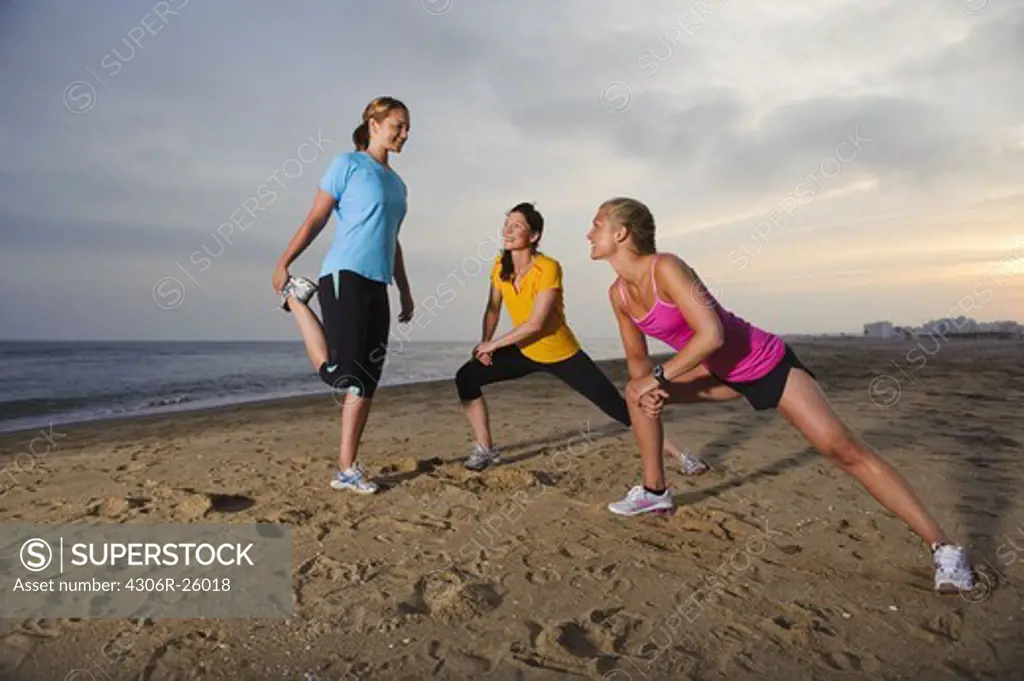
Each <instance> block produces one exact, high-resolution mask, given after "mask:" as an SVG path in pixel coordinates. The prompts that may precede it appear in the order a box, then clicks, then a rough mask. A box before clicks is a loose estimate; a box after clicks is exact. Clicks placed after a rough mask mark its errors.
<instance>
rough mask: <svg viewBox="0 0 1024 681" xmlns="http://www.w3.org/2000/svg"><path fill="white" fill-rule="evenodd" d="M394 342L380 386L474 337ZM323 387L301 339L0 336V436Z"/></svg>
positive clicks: (464, 355) (409, 379) (610, 352)
mask: <svg viewBox="0 0 1024 681" xmlns="http://www.w3.org/2000/svg"><path fill="white" fill-rule="evenodd" d="M581 343H582V344H583V347H584V349H585V350H586V351H587V353H588V354H590V356H591V357H593V358H594V359H612V358H616V357H622V346H621V343H620V342H619V340H618V339H598V340H589V341H587V340H583V339H581ZM397 345H398V344H397V343H396V344H395V348H396V350H395V351H393V352H391V353H390V354H389V358H388V362H387V363H386V364H385V366H384V375H383V377H382V379H381V385H382V386H387V385H397V384H405V383H418V382H422V381H431V380H438V379H446V378H454V376H455V372H456V371H457V370H458V368H459V367H460V366H461V365H462V363H463V362H465V361H466V360H467V359H468V358H469V353H470V351H471V350H472V348H473V345H474V343H403V344H402V347H401V348H400V349H399V348H398V347H397ZM652 349H653V348H652ZM453 390H454V388H453ZM329 393H330V387H329V386H327V385H325V384H324V383H323V382H321V381H320V379H319V378H318V377H317V376H316V374H315V373H314V372H313V369H312V366H311V365H310V363H309V359H308V358H307V356H306V351H305V349H304V348H303V346H302V344H301V342H290V341H289V342H243V341H238V342H234V341H233V342H188V343H182V342H44V341H28V342H22V341H3V342H0V432H9V431H12V430H18V429H21V428H36V427H40V426H45V425H47V424H51V423H52V424H54V425H57V424H67V423H78V422H83V421H93V420H99V419H111V418H120V417H127V416H139V415H144V414H160V413H167V412H175V411H183V410H193V409H203V408H209V407H213V406H219V405H227V404H238V403H243V402H252V401H258V400H265V399H271V398H278V397H290V396H299V395H315V394H329ZM452 394H453V399H454V392H453V393H452Z"/></svg>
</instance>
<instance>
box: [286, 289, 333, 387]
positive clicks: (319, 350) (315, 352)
mask: <svg viewBox="0 0 1024 681" xmlns="http://www.w3.org/2000/svg"><path fill="white" fill-rule="evenodd" d="M288 308H289V309H290V310H291V313H292V316H293V317H294V318H295V323H296V324H298V325H299V333H300V334H301V335H302V341H303V342H304V343H305V344H306V354H307V355H309V361H310V362H312V363H313V369H314V370H315V371H319V369H320V367H321V366H322V365H323V364H324V362H326V361H327V338H326V337H325V336H324V327H323V326H322V325H321V324H320V319H319V318H318V317H317V316H316V313H314V312H313V311H312V310H311V309H309V306H308V305H306V304H305V303H303V302H302V301H300V300H298V299H297V298H296V297H295V296H288Z"/></svg>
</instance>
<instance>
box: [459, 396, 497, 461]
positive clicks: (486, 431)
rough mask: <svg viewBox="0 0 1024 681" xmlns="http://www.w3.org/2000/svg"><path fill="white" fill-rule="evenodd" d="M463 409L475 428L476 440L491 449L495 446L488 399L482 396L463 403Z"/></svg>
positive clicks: (470, 423)
mask: <svg viewBox="0 0 1024 681" xmlns="http://www.w3.org/2000/svg"><path fill="white" fill-rule="evenodd" d="M462 411H463V413H464V414H465V415H466V418H467V419H468V420H469V425H470V426H471V427H472V428H473V435H475V436H476V441H477V442H479V443H480V444H481V445H483V446H484V447H486V448H487V449H490V448H491V447H493V446H494V443H493V442H492V441H491V419H490V415H489V414H488V412H487V401H486V400H485V399H484V398H483V396H480V397H478V398H476V399H475V400H470V401H468V402H463V403H462Z"/></svg>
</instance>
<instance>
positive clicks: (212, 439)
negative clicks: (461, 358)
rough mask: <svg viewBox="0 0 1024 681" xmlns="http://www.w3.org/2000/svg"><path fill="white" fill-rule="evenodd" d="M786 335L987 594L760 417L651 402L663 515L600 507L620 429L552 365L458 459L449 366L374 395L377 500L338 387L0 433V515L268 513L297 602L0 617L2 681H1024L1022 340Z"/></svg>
mask: <svg viewBox="0 0 1024 681" xmlns="http://www.w3.org/2000/svg"><path fill="white" fill-rule="evenodd" d="M922 344H924V345H925V346H926V347H927V348H928V349H932V348H933V346H934V343H933V342H931V341H922ZM793 345H794V348H795V349H796V350H797V352H798V354H799V355H800V357H801V359H802V360H803V361H804V362H805V363H806V364H807V365H808V366H809V367H811V368H812V369H813V370H814V371H815V372H816V373H817V374H818V377H819V379H820V380H821V381H822V382H823V384H824V385H825V387H826V390H827V392H828V395H829V398H830V399H831V400H832V403H833V405H834V406H835V408H836V409H837V410H838V411H839V412H840V414H841V415H842V416H843V417H844V418H845V419H846V420H847V422H848V423H849V424H850V425H851V426H852V427H853V428H854V429H855V430H857V431H858V432H859V433H861V435H862V436H863V437H864V438H865V439H866V440H867V441H868V442H869V443H871V444H872V445H874V446H875V447H876V448H877V449H878V450H879V451H880V452H881V453H882V454H883V455H884V456H885V457H887V458H888V459H889V460H890V461H892V462H893V463H894V464H895V465H896V466H897V468H898V469H899V470H900V471H901V472H902V473H903V474H904V475H905V476H906V477H907V478H908V479H909V481H910V482H911V484H912V485H914V486H915V488H916V489H917V490H918V492H919V494H920V495H921V496H922V497H923V498H924V500H925V502H926V503H927V504H928V506H929V507H930V508H931V509H933V510H934V511H935V512H936V513H937V515H938V516H939V518H940V521H941V522H942V524H943V525H944V527H945V528H946V529H947V531H948V532H949V533H950V534H951V535H952V536H953V537H954V538H956V539H957V540H959V541H960V542H961V543H963V544H964V545H965V546H967V547H968V549H969V551H970V554H971V557H972V559H973V560H974V562H975V563H976V565H977V567H978V569H979V571H980V573H981V577H982V579H981V583H980V588H979V591H978V592H976V593H974V594H971V595H969V596H967V597H963V596H947V597H940V596H937V595H935V594H934V593H933V592H932V590H931V588H932V570H931V566H930V556H929V553H928V550H927V547H926V546H924V545H923V543H922V542H921V541H920V540H918V539H917V538H916V537H915V536H914V535H913V534H912V533H911V532H910V531H909V530H908V529H907V528H906V527H905V526H904V525H903V523H902V522H901V521H899V520H898V519H897V518H895V517H894V516H892V515H891V514H889V513H887V512H885V511H884V510H883V509H882V508H881V507H880V506H879V505H878V504H877V503H876V502H875V501H874V500H873V499H871V498H870V497H869V496H868V495H867V494H866V492H864V491H862V490H861V489H860V487H859V486H858V485H857V484H856V483H855V482H854V481H853V480H852V479H848V478H847V477H845V476H844V475H843V474H841V473H840V472H839V471H838V469H836V468H834V467H833V466H832V465H831V464H829V463H828V462H827V461H825V460H823V459H822V458H821V457H820V456H818V455H817V454H816V453H815V452H814V451H812V450H810V449H808V447H807V445H806V444H805V443H804V441H803V440H802V439H801V438H800V436H799V434H798V433H796V432H795V431H794V430H792V429H791V428H790V427H789V426H788V424H787V423H786V422H785V421H784V420H783V419H782V418H781V417H780V416H777V415H775V414H774V413H768V414H758V413H755V412H754V411H752V410H751V409H750V407H749V406H747V404H746V403H744V402H741V401H735V402H731V403H725V404H707V405H696V406H679V407H674V408H670V410H669V411H668V413H667V417H666V427H667V432H668V433H669V435H670V436H672V437H673V438H674V439H675V440H676V441H677V442H679V443H681V444H683V445H685V446H687V447H688V448H689V449H691V450H692V451H693V452H695V453H696V454H698V455H700V456H702V457H703V458H705V459H706V460H707V461H709V462H710V463H711V464H712V465H713V466H714V470H713V471H712V472H711V473H708V474H706V475H703V476H701V477H697V478H687V477H685V476H683V475H681V474H680V472H679V471H678V466H677V465H676V464H675V463H674V462H669V468H668V480H669V484H670V485H671V488H672V490H673V492H674V494H675V498H676V502H677V504H678V506H679V509H678V512H677V513H676V514H675V515H674V516H672V517H667V518H655V517H639V518H621V517H616V516H614V515H612V514H611V513H609V512H608V511H607V510H606V504H607V503H608V502H610V501H613V500H616V499H618V498H620V497H622V496H623V495H624V494H625V492H626V491H627V490H628V489H629V487H630V486H631V485H633V484H636V483H637V482H638V480H639V463H638V461H637V458H636V447H635V444H634V442H633V438H632V435H631V434H630V433H629V432H628V431H626V430H624V429H622V428H621V427H619V426H618V425H617V424H614V423H613V422H611V421H610V419H608V418H607V417H605V416H604V415H603V414H601V413H600V412H599V411H598V410H597V409H596V408H595V407H593V406H592V405H591V404H590V403H588V402H586V401H585V400H584V399H583V398H582V397H580V396H578V395H576V394H575V393H572V392H570V391H568V390H567V389H566V388H565V387H564V386H562V385H561V384H560V383H558V382H557V381H556V380H555V379H552V378H550V377H546V376H544V377H534V378H529V379H526V380H524V381H521V382H517V383H512V384H505V385H499V386H492V387H490V388H489V389H487V390H486V391H485V394H486V395H487V397H488V399H489V402H490V407H491V413H492V420H493V427H494V433H495V439H496V442H497V444H499V446H502V447H503V448H504V451H505V453H506V456H505V460H504V462H503V464H502V465H500V466H498V467H496V468H493V469H489V470H487V471H485V472H483V473H480V474H477V473H472V472H469V471H467V470H465V469H464V468H463V467H462V465H461V462H462V460H463V459H464V457H465V456H466V454H467V453H468V446H469V444H470V442H471V438H470V431H469V428H468V425H467V424H466V423H465V420H464V418H463V416H462V414H461V412H460V410H459V408H458V404H457V402H456V398H455V390H454V385H453V384H452V382H450V381H445V382H439V383H426V384H418V385H413V386H405V387H395V388H386V389H382V390H381V391H380V392H379V393H378V399H377V400H376V404H375V407H374V412H373V414H372V415H371V419H370V423H369V425H368V428H367V434H366V436H365V440H364V446H363V450H362V461H363V463H364V465H365V466H366V468H367V470H368V471H369V472H370V473H371V475H373V476H375V478H376V479H377V480H378V481H379V482H381V483H382V484H383V485H384V486H385V489H384V490H383V492H382V493H381V494H378V495H376V496H372V497H360V496H356V495H353V494H351V493H342V492H337V491H333V490H331V489H330V488H329V487H328V482H329V480H330V476H331V475H332V473H333V471H334V470H335V467H336V456H337V437H338V432H337V406H336V405H335V404H334V402H333V401H332V399H331V398H330V397H329V396H327V397H317V398H302V399H293V400H287V401H278V402H267V403H261V404H257V405H248V406H236V407H229V408H220V409H215V410H208V411H203V412H195V413H183V414H177V415H174V416H170V417H167V416H163V417H149V418H139V419H133V420H124V421H112V422H106V423H95V424H85V425H80V426H74V427H72V426H64V427H60V426H54V427H53V432H54V434H53V435H52V436H51V437H52V439H53V442H54V445H55V446H54V448H53V450H52V451H51V452H49V453H48V454H47V455H46V456H45V457H38V458H36V459H34V460H32V461H29V460H28V459H26V458H25V457H24V456H22V457H20V458H17V459H16V458H15V457H16V455H18V453H19V452H24V451H26V448H27V446H28V444H29V442H30V441H31V439H32V438H33V437H36V436H38V435H39V432H38V429H36V430H32V431H23V432H19V433H12V434H7V435H4V436H2V437H0V468H2V467H5V466H6V469H5V470H6V471H7V472H8V473H9V475H7V477H6V484H7V492H6V494H5V495H3V496H2V497H0V519H2V520H3V522H5V523H56V522H76V523H163V522H187V523H224V522H227V523H252V522H274V523H285V524H287V525H289V526H291V530H292V538H293V561H292V562H293V566H292V567H293V594H294V604H293V611H292V617H291V618H290V619H288V620H283V619H281V620H270V619H261V620H244V619H237V620H215V619H209V620H161V619H154V620H149V621H146V622H142V623H135V622H131V621H127V620H85V619H83V620H58V619H31V620H22V619H18V620H12V619H5V620H2V621H0V679H3V680H5V681H6V680H10V681H21V680H36V679H39V680H42V679H76V680H77V681H92V680H93V679H103V680H106V679H145V680H147V681H162V680H168V679H238V680H242V679H246V680H247V679H304V680H310V681H312V680H314V679H315V680H327V679H367V680H369V679H374V680H376V679H381V680H384V679H388V680H395V679H408V680H410V681H411V680H412V679H422V678H436V679H523V680H533V679H538V680H539V679H573V678H579V679H605V680H606V681H641V680H643V679H650V680H652V681H653V680H659V679H691V680H697V679H701V680H708V681H710V680H723V681H724V680H726V679H728V680H730V681H732V680H737V679H791V678H796V679H929V680H931V681H940V680H945V679H1019V678H1024V627H1022V623H1024V612H1022V610H1021V607H1022V600H1021V591H1020V589H1019V588H1018V586H1017V583H1018V582H1019V577H1020V575H1021V574H1024V573H1022V572H1021V570H1022V565H1024V555H1018V551H1017V550H1016V548H1015V546H1021V547H1024V504H1022V502H1021V496H1020V494H1019V491H1020V487H1021V484H1022V483H1024V464H1022V461H1021V458H1022V454H1024V420H1022V419H1021V414H1022V413H1024V409H1022V404H1024V344H1022V343H1020V342H1017V341H982V340H975V341H949V342H946V343H944V344H942V345H941V347H940V348H939V349H938V351H937V352H936V353H935V354H934V355H931V356H927V358H926V362H924V363H923V364H922V362H921V361H920V360H919V359H918V360H914V361H908V359H907V355H908V351H910V350H911V349H912V348H914V347H915V343H913V342H910V341H906V342H903V341H901V342H869V341H866V340H857V339H850V340H828V341H825V340H821V341H811V340H808V341H802V342H795V343H793ZM921 354H922V353H920V352H917V353H915V354H914V355H912V357H917V356H918V355H921ZM602 365H603V367H604V368H605V370H606V371H607V372H608V373H609V375H610V376H611V377H612V379H613V380H614V381H615V383H616V385H618V386H619V387H620V389H621V388H623V387H624V385H625V369H624V365H623V363H622V362H619V361H612V362H603V363H602ZM310 380H311V381H313V380H316V379H315V377H313V376H311V377H310ZM15 462H17V463H15ZM1014 543H1015V544H1014ZM76 670H78V671H76Z"/></svg>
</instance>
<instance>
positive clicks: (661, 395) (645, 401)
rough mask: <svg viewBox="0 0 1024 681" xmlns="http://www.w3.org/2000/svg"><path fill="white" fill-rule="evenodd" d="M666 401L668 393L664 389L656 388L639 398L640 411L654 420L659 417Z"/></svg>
mask: <svg viewBox="0 0 1024 681" xmlns="http://www.w3.org/2000/svg"><path fill="white" fill-rule="evenodd" d="M667 400H668V392H667V391H666V390H665V389H664V388H658V389H656V390H652V391H651V392H649V393H646V394H645V395H644V396H643V397H641V398H640V409H641V410H643V412H644V413H645V414H647V415H648V416H650V417H651V418H652V419H656V418H659V417H660V416H661V412H662V410H663V409H664V408H665V402H666V401H667Z"/></svg>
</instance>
